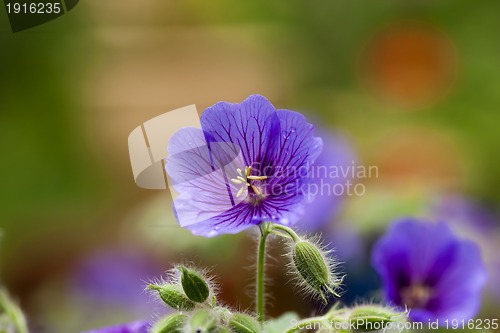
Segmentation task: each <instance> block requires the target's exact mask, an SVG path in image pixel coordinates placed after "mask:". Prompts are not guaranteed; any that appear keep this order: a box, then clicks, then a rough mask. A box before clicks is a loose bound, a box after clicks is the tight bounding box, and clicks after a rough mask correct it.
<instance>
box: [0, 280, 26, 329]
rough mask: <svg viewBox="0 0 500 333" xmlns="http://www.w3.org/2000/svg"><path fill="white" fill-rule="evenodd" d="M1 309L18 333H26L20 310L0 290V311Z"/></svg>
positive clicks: (24, 321)
mask: <svg viewBox="0 0 500 333" xmlns="http://www.w3.org/2000/svg"><path fill="white" fill-rule="evenodd" d="M2 309H3V311H5V313H6V314H7V317H8V318H10V319H11V320H12V322H13V323H14V326H15V327H16V328H17V332H18V333H28V328H27V326H28V325H27V324H26V319H25V318H24V315H23V313H22V311H21V309H20V308H19V307H18V306H17V305H15V304H14V303H13V302H12V301H11V300H10V298H9V296H8V295H7V292H6V291H4V290H1V289H0V310H2Z"/></svg>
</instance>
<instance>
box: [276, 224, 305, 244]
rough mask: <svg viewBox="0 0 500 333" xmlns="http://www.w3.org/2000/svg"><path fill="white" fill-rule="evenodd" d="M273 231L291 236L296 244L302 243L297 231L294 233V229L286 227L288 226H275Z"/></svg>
mask: <svg viewBox="0 0 500 333" xmlns="http://www.w3.org/2000/svg"><path fill="white" fill-rule="evenodd" d="M271 230H279V231H283V232H286V233H287V234H288V235H290V237H292V239H293V241H294V242H295V243H297V242H299V241H300V237H299V236H298V235H297V234H296V233H295V231H293V229H292V228H289V227H286V226H284V225H281V224H274V225H272V227H271Z"/></svg>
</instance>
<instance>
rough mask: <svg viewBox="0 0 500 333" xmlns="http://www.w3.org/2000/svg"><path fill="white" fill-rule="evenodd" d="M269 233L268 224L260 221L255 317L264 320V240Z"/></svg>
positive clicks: (260, 320)
mask: <svg viewBox="0 0 500 333" xmlns="http://www.w3.org/2000/svg"><path fill="white" fill-rule="evenodd" d="M269 234H270V224H269V223H262V224H261V225H260V235H261V236H260V241H259V249H258V254H257V302H256V303H257V319H258V320H259V322H263V321H264V300H265V295H264V293H265V292H264V274H265V272H264V270H265V260H266V240H267V236H269Z"/></svg>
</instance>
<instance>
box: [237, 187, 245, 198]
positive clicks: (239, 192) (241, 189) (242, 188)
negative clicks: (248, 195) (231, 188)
mask: <svg viewBox="0 0 500 333" xmlns="http://www.w3.org/2000/svg"><path fill="white" fill-rule="evenodd" d="M244 189H245V187H241V188H240V189H239V191H238V193H236V197H239V196H240V195H241V194H242V193H243V190H244Z"/></svg>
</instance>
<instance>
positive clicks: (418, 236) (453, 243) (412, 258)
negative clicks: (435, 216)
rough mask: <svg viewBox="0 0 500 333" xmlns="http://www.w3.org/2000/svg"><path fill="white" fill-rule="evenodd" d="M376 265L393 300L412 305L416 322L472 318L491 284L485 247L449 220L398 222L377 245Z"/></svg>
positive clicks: (399, 303) (373, 256) (391, 300)
mask: <svg viewBox="0 0 500 333" xmlns="http://www.w3.org/2000/svg"><path fill="white" fill-rule="evenodd" d="M372 264H373V266H374V267H375V269H376V270H377V272H378V273H379V275H380V276H381V278H382V280H383V284H384V291H385V296H386V298H387V300H388V301H390V302H392V303H394V304H396V305H400V306H403V305H406V306H408V308H410V310H411V311H410V318H411V319H412V320H413V321H427V320H439V321H440V322H441V323H442V322H443V320H446V319H450V320H452V319H457V320H462V319H464V320H468V319H471V318H473V317H474V316H475V315H476V314H477V313H478V311H479V307H480V301H481V290H482V288H483V285H484V284H485V282H486V269H485V266H484V263H483V260H482V258H481V253H480V250H479V247H478V246H477V245H476V244H475V243H472V242H470V241H467V240H462V239H460V238H457V237H456V236H455V235H454V234H453V233H452V232H451V230H450V229H449V227H448V226H447V225H446V224H445V223H427V222H420V221H419V220H416V219H412V218H407V219H402V220H399V221H397V222H395V223H394V224H393V225H391V226H390V227H389V230H388V231H387V233H386V234H385V235H384V236H383V237H382V238H381V239H380V240H379V241H378V242H377V243H376V244H375V248H374V251H373V254H372Z"/></svg>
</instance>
